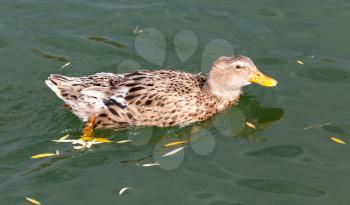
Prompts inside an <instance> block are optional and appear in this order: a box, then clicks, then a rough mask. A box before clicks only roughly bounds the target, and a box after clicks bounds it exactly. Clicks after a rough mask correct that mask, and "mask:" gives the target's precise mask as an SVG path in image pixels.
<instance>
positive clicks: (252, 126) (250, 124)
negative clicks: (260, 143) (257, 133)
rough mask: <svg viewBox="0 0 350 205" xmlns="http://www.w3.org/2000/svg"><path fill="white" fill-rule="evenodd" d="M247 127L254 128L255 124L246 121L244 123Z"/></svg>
mask: <svg viewBox="0 0 350 205" xmlns="http://www.w3.org/2000/svg"><path fill="white" fill-rule="evenodd" d="M245 124H246V125H247V126H248V127H250V128H254V129H256V127H255V125H254V124H253V123H251V122H246V123H245Z"/></svg>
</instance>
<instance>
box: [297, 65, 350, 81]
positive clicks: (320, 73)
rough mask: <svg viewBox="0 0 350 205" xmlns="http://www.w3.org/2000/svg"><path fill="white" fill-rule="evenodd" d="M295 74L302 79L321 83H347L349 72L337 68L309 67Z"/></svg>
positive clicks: (349, 78)
mask: <svg viewBox="0 0 350 205" xmlns="http://www.w3.org/2000/svg"><path fill="white" fill-rule="evenodd" d="M296 74H297V75H298V76H300V77H303V78H308V79H312V80H317V81H322V82H334V83H349V82H350V72H348V71H344V70H340V69H337V68H327V67H311V68H307V69H302V70H299V71H297V72H296Z"/></svg>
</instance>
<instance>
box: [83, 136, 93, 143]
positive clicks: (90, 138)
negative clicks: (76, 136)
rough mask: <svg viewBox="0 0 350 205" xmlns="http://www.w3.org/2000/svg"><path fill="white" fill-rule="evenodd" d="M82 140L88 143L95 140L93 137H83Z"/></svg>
mask: <svg viewBox="0 0 350 205" xmlns="http://www.w3.org/2000/svg"><path fill="white" fill-rule="evenodd" d="M80 139H81V140H83V141H85V142H88V141H92V140H93V139H94V138H93V137H81V138H80Z"/></svg>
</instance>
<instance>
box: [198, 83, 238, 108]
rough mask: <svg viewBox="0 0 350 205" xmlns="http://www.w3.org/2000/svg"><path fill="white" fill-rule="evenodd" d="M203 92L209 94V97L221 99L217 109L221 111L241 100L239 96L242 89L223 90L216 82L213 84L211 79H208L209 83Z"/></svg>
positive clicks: (205, 85)
mask: <svg viewBox="0 0 350 205" xmlns="http://www.w3.org/2000/svg"><path fill="white" fill-rule="evenodd" d="M203 91H204V92H206V93H207V95H213V96H215V97H216V98H219V99H220V100H219V102H218V104H217V108H218V110H219V111H222V110H224V109H226V108H227V107H228V106H230V105H232V104H234V103H236V102H237V101H238V99H239V96H240V95H241V94H242V89H241V88H237V89H230V90H227V89H223V88H222V87H220V86H218V84H217V83H216V82H212V81H211V80H210V77H208V79H207V81H206V82H205V84H204V86H203Z"/></svg>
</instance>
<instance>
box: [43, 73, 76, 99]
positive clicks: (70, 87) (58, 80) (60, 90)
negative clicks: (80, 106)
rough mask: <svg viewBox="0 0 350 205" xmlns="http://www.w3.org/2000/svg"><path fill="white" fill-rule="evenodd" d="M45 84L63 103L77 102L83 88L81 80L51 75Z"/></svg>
mask: <svg viewBox="0 0 350 205" xmlns="http://www.w3.org/2000/svg"><path fill="white" fill-rule="evenodd" d="M45 83H46V85H47V86H49V88H50V89H51V90H52V91H53V92H54V93H55V94H56V95H57V96H58V97H59V98H61V99H62V100H63V101H67V100H76V99H77V97H78V96H77V95H78V94H79V91H80V90H81V87H80V86H79V85H80V84H81V79H80V78H76V77H67V76H63V75H58V74H51V75H50V76H49V77H48V79H47V80H45Z"/></svg>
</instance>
